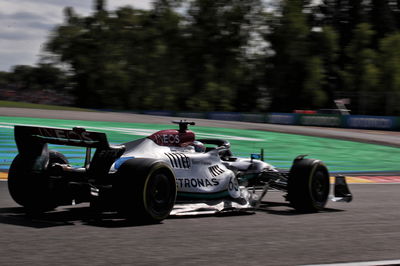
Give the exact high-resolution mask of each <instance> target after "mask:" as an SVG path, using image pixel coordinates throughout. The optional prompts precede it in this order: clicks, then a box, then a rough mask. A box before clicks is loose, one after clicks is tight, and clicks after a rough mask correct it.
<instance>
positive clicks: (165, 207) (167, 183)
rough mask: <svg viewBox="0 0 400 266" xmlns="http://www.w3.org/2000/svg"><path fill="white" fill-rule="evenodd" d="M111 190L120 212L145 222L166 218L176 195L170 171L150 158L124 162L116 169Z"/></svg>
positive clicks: (165, 165)
mask: <svg viewBox="0 0 400 266" xmlns="http://www.w3.org/2000/svg"><path fill="white" fill-rule="evenodd" d="M113 190H114V193H115V194H114V195H115V198H116V204H117V210H118V211H119V213H120V214H122V215H123V216H125V217H126V218H128V219H133V220H135V221H139V222H145V223H154V222H160V221H162V220H164V219H165V218H167V217H168V215H169V214H170V212H171V210H172V208H173V207H174V204H175V199H176V193H177V189H176V181H175V175H174V173H173V171H172V169H171V168H170V167H169V166H168V165H167V164H166V163H164V162H162V161H157V160H153V159H131V160H129V161H126V162H125V163H124V164H123V165H121V166H120V168H119V170H118V173H117V175H116V178H115V181H114V184H113Z"/></svg>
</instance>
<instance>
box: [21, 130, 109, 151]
mask: <svg viewBox="0 0 400 266" xmlns="http://www.w3.org/2000/svg"><path fill="white" fill-rule="evenodd" d="M14 137H15V142H16V144H17V147H18V151H19V153H21V154H24V153H26V152H27V151H29V152H32V148H33V149H35V148H36V147H35V146H42V145H43V144H44V143H50V144H58V145H68V146H79V147H87V148H103V149H107V148H109V147H110V145H109V143H108V140H107V136H106V134H105V133H100V132H91V131H86V129H84V128H80V127H74V128H73V129H72V130H70V129H61V128H50V127H32V126H14Z"/></svg>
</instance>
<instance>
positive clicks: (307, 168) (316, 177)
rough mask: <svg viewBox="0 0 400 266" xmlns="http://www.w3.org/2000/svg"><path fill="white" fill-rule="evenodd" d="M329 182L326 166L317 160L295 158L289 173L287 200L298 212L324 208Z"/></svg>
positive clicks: (315, 210)
mask: <svg viewBox="0 0 400 266" xmlns="http://www.w3.org/2000/svg"><path fill="white" fill-rule="evenodd" d="M329 189H330V182H329V173H328V169H327V168H326V166H325V165H324V164H323V163H322V162H321V161H319V160H313V159H296V160H295V161H294V162H293V166H292V168H291V169H290V173H289V182H288V200H289V202H290V204H291V206H292V207H294V208H295V209H296V210H297V211H299V212H317V211H320V210H323V209H324V208H325V205H326V202H327V200H328V196H329Z"/></svg>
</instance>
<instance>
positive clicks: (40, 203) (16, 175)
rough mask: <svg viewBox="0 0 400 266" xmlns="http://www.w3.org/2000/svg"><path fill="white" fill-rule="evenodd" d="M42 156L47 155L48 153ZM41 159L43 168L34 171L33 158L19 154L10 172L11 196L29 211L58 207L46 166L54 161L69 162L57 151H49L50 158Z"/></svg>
mask: <svg viewBox="0 0 400 266" xmlns="http://www.w3.org/2000/svg"><path fill="white" fill-rule="evenodd" d="M42 156H43V157H45V156H46V154H45V153H44V154H43V155H42ZM46 157H47V156H46ZM40 161H43V162H44V167H43V169H42V170H41V171H33V167H32V165H33V164H32V161H31V159H26V158H23V157H21V156H20V155H17V156H16V157H15V158H14V160H13V162H12V164H11V166H10V170H9V174H8V190H9V192H10V195H11V197H12V198H13V199H14V201H15V202H17V203H18V204H19V205H21V206H23V207H25V209H26V210H27V211H28V212H34V213H38V212H45V211H49V210H52V209H54V208H56V207H57V201H56V197H55V195H56V193H55V191H54V190H53V189H52V187H51V185H50V183H49V176H48V174H47V173H46V168H47V166H48V165H51V164H52V163H68V161H67V159H66V158H65V157H64V155H62V154H61V153H59V152H56V151H49V153H48V158H43V160H40ZM46 161H48V163H47V164H46Z"/></svg>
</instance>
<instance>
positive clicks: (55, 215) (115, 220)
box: [0, 206, 155, 229]
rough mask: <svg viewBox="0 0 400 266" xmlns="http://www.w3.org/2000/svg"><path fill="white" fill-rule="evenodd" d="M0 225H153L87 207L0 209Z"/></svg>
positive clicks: (39, 227)
mask: <svg viewBox="0 0 400 266" xmlns="http://www.w3.org/2000/svg"><path fill="white" fill-rule="evenodd" d="M0 223H2V224H11V225H18V226H25V227H31V228H37V229H41V228H49V227H57V226H73V225H77V224H84V225H89V226H98V227H105V228H113V227H114V228H117V227H118V228H119V227H132V226H148V225H154V224H155V223H143V222H137V221H133V220H128V219H124V218H121V217H120V216H118V215H117V214H116V213H112V212H108V213H107V212H105V213H101V214H100V213H96V212H93V211H92V209H91V208H90V207H88V206H84V207H71V208H58V209H56V210H54V211H50V212H46V213H41V214H34V213H26V212H25V210H24V208H23V207H12V208H0Z"/></svg>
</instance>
